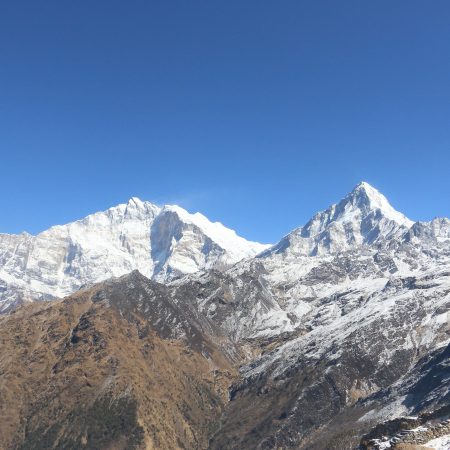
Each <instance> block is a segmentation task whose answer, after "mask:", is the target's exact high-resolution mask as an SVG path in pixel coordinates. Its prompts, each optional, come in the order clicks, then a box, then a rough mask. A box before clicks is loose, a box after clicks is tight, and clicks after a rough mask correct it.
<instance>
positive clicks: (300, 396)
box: [0, 183, 450, 450]
mask: <svg viewBox="0 0 450 450" xmlns="http://www.w3.org/2000/svg"><path fill="white" fill-rule="evenodd" d="M173 214H174V211H173V210H170V211H169V212H167V213H166V214H163V213H162V212H156V215H155V218H154V219H152V225H151V227H150V242H151V252H153V256H152V261H165V258H164V257H161V256H159V255H166V254H167V253H168V252H169V253H170V252H171V251H172V252H173V253H170V254H171V255H172V254H173V255H175V256H174V259H173V260H172V259H171V258H169V259H168V261H169V262H168V263H164V264H162V265H158V263H156V262H155V264H154V265H153V266H152V271H151V273H148V272H147V275H150V276H152V277H153V278H154V279H155V278H156V279H161V280H163V281H164V282H165V284H164V285H162V284H158V283H155V282H154V281H153V282H150V281H148V280H145V278H144V277H143V276H142V275H139V274H137V273H133V274H132V275H130V276H129V277H131V278H128V277H125V278H124V279H119V280H111V281H108V282H105V283H103V284H102V286H103V287H102V289H101V292H102V293H101V294H95V295H94V294H92V295H91V294H90V295H91V296H90V297H89V298H90V299H91V300H90V301H91V302H92V303H93V304H95V305H103V306H102V308H103V307H104V308H107V309H108V311H109V310H110V309H111V310H113V311H115V314H117V315H118V316H119V317H120V318H121V320H124V321H127V322H128V323H134V324H135V325H134V326H135V327H136V333H137V334H138V336H139V334H142V335H143V336H145V335H146V334H147V333H154V334H156V335H157V336H158V337H159V339H161V342H164V343H167V342H176V343H177V345H181V346H188V348H189V349H190V351H192V352H194V353H195V355H197V356H198V357H199V358H200V359H199V360H198V361H201V358H204V360H206V361H208V364H210V362H211V360H214V361H219V359H218V358H220V361H222V362H220V363H219V362H215V363H214V364H215V365H216V366H220V367H228V369H227V370H228V371H229V373H230V374H231V373H232V372H233V370H238V371H239V376H238V377H234V376H230V377H228V378H227V381H226V383H225V384H224V385H221V386H222V387H221V389H225V390H226V388H227V387H228V394H229V395H228V396H227V395H225V397H221V398H225V400H223V403H220V407H219V408H217V409H214V411H215V412H214V414H212V415H208V413H207V411H209V409H208V408H209V406H208V405H206V404H202V406H201V407H200V406H199V408H200V409H201V408H203V407H206V408H207V409H206V410H205V414H206V416H207V417H208V421H209V420H210V421H209V422H208V426H207V428H208V430H207V431H206V430H205V428H204V427H203V425H198V423H197V422H196V425H195V426H194V425H193V426H192V430H191V432H192V433H193V434H195V435H196V436H200V435H201V436H202V438H201V439H203V440H202V441H201V442H202V443H201V445H200V444H196V445H194V446H189V445H186V446H185V447H184V448H209V449H227V450H233V449H236V450H237V449H258V450H269V449H270V450H271V449H279V448H283V449H284V450H285V449H305V450H306V449H308V450H314V449H317V450H333V449H335V450H343V449H354V448H355V447H357V446H359V445H361V446H362V447H361V448H371V447H367V445H369V440H370V439H371V440H373V439H381V436H379V433H378V431H379V430H383V432H382V433H381V434H383V433H384V434H386V433H387V431H389V432H392V436H386V439H388V438H389V439H390V438H391V437H392V438H393V439H395V438H396V434H397V433H398V432H401V429H400V430H399V429H397V428H396V425H395V424H396V423H397V422H396V420H397V419H398V420H399V421H400V422H399V423H403V422H404V420H403V419H401V418H402V417H407V416H412V415H414V416H417V417H420V418H421V419H420V420H422V422H420V424H423V423H425V422H430V421H432V424H433V426H437V425H436V424H438V423H441V422H442V423H444V421H445V420H446V419H447V418H448V415H449V414H450V409H449V408H450V397H449V392H450V384H449V383H450V369H449V368H450V364H449V362H448V357H449V356H448V355H449V350H448V349H449V348H450V320H449V313H448V312H449V310H450V221H449V220H448V219H434V220H432V221H431V222H416V223H413V222H412V221H410V220H409V219H407V218H406V217H405V216H403V215H402V214H401V213H399V212H397V211H395V210H394V209H393V208H392V206H391V205H390V204H389V202H388V201H387V200H386V198H385V197H384V196H383V195H382V194H380V193H379V192H378V191H376V190H375V189H374V188H372V187H371V186H369V185H368V184H367V183H361V184H359V185H358V186H357V187H356V188H355V189H354V190H353V191H352V192H351V193H350V194H348V195H347V196H346V197H345V198H344V199H343V200H342V201H340V202H339V203H337V204H336V205H332V206H331V207H330V208H329V209H327V210H326V211H324V212H321V213H318V214H317V215H315V216H314V217H313V218H312V219H311V220H310V221H309V222H308V223H307V224H306V225H305V226H303V227H300V228H298V229H296V230H294V231H292V232H291V233H289V234H288V235H287V236H285V237H284V238H282V239H281V240H280V242H279V243H277V244H275V245H274V246H272V247H270V248H268V249H266V250H265V251H263V252H261V253H259V254H258V255H256V256H255V257H253V258H247V259H243V260H241V261H239V262H237V263H236V264H235V265H233V266H232V267H228V268H226V266H227V265H228V262H229V260H228V262H224V260H223V259H221V258H224V256H223V255H224V253H221V252H220V250H217V247H215V245H218V246H219V247H220V248H222V249H223V248H224V247H226V245H225V244H224V243H222V244H220V243H219V242H218V238H216V239H215V240H213V239H212V238H211V240H212V241H214V243H213V244H211V245H210V244H209V243H208V245H207V248H208V250H209V251H208V252H207V254H208V257H207V258H205V259H202V258H203V257H202V256H201V255H205V253H202V252H201V251H200V254H199V255H198V257H197V256H196V258H197V259H196V261H201V264H199V265H198V266H197V265H196V266H195V267H194V268H193V269H192V270H190V269H186V267H187V266H188V265H189V263H188V262H186V261H190V260H189V258H188V259H187V260H186V259H185V256H186V254H187V253H186V252H187V248H188V247H189V246H190V245H191V244H192V242H196V239H194V237H193V236H192V235H191V234H189V233H188V232H186V231H184V232H183V233H181V234H182V236H180V233H179V231H178V225H177V224H178V220H177V219H176V218H174V216H173ZM176 215H177V216H179V217H180V216H181V215H182V214H181V215H178V213H177V214H176ZM165 216H166V217H165ZM160 220H161V223H160V222H159V221H160ZM182 222H183V223H186V219H183V220H182ZM196 226H197V225H196ZM154 230H158V231H157V233H155V236H157V237H158V239H157V240H155V239H153V240H152V234H153V233H154ZM166 235H167V236H175V241H176V242H174V246H172V247H170V248H171V250H170V251H168V250H167V249H168V247H167V245H166V243H167V242H168V240H167V239H166V237H165V236H166ZM196 235H197V234H196ZM11 239H13V238H11ZM172 242H173V240H172ZM187 242H189V245H187ZM204 245H205V244H204V242H203V244H202V246H201V247H200V246H197V247H195V248H197V249H200V248H203V246H204ZM130 248H131V247H130ZM144 253H145V252H143V254H144ZM190 254H192V253H190ZM194 254H196V255H197V253H195V252H194ZM208 258H210V259H208ZM235 259H240V258H238V257H237V256H236V258H235ZM175 261H176V264H175ZM213 261H214V263H213ZM175 266H176V267H178V269H177V270H178V272H177V273H187V275H184V276H182V277H172V273H173V269H172V268H173V267H175ZM202 266H203V267H205V269H206V270H202V271H198V270H197V267H202ZM182 267H184V269H182ZM194 269H195V270H194ZM139 270H140V271H141V272H143V270H141V269H139ZM143 273H144V272H143ZM56 285H57V283H56ZM92 289H94V288H92ZM94 290H95V289H94ZM81 292H84V291H80V293H79V294H76V296H75V297H74V298H78V297H77V295H82V294H81ZM89 292H90V291H89ZM96 302H98V303H96ZM56 304H57V305H62V304H64V305H67V307H69V305H71V304H72V303H71V301H70V300H69V299H66V300H64V301H63V302H62V303H61V302H59V303H56ZM52 307H53V306H49V305H47V304H45V305H42V306H40V305H39V306H34V304H33V305H28V306H25V307H23V308H19V309H18V311H17V312H16V313H14V314H11V315H10V316H9V317H7V318H4V319H1V320H2V321H3V322H0V330H2V329H4V327H5V325H4V324H6V323H9V324H10V325H9V327H10V328H8V330H9V331H8V332H7V333H6V334H5V335H6V336H9V335H11V336H16V337H15V339H16V338H17V339H18V341H19V342H22V340H23V339H24V337H23V332H24V331H23V329H21V328H20V326H19V325H18V324H17V323H16V321H15V319H14V318H13V316H14V315H15V314H16V315H17V314H19V315H20V314H25V313H24V312H21V311H32V310H33V308H42V313H40V314H42V315H43V316H45V314H46V313H44V311H50V310H51V309H49V308H52ZM55 308H56V306H55ZM55 311H56V310H55ZM102 311H103V310H102ZM55 314H56V313H55ZM58 314H64V313H63V312H62V311H60V312H59V313H58ZM93 314H94V316H95V313H93ZM135 318H139V321H138V322H139V324H138V325H136V323H137V322H136V320H135ZM8 321H10V322H8ZM18 322H20V321H18ZM12 324H14V325H12ZM82 326H83V325H82ZM11 327H17V330H18V332H17V333H16V334H14V333H13V332H12V331H11V330H12V329H13V328H11ZM14 329H15V328H14ZM74 336H75V337H74V339H75V340H77V339H78V338H77V336H78V331H76V333H75V335H74ZM29 345H31V344H27V345H25V348H27V350H26V352H30V349H29ZM127 345H128V344H126V343H125V342H124V341H123V342H122V346H123V347H124V348H126V346H127ZM164 345H166V344H164ZM16 351H17V350H14V352H13V353H15V352H16ZM199 364H200V362H199ZM202 364H203V363H202ZM8 367H9V366H8ZM201 367H204V366H201ZM9 370H10V373H11V374H13V373H14V369H13V368H11V369H9ZM202 376H203V375H202ZM11 377H13V375H11ZM223 386H225V387H223ZM187 389H188V390H191V389H192V387H189V388H187ZM145 392H146V391H145V390H142V391H139V395H138V397H136V399H137V400H138V401H139V399H140V398H141V396H142V398H145V395H146V394H145ZM221 392H222V391H221ZM191 394H192V393H190V394H189V395H191ZM0 395H2V391H1V390H0ZM3 395H4V394H3ZM147 395H148V394H147ZM192 395H194V394H192ZM11 398H13V397H11ZM11 401H12V400H11ZM195 401H196V400H195ZM138 403H139V402H138ZM144 403H145V401H144ZM137 411H138V412H139V411H140V410H139V405H138V407H137ZM139 417H141V416H139ZM36 420H38V419H36ZM142 420H144V422H139V423H146V422H145V421H147V420H150V419H149V418H148V417H147V418H145V419H142ZM392 421H393V422H392ZM36 423H37V422H36ZM408 423H409V422H408ZM386 424H387V425H386ZM142 426H143V425H142ZM197 426H200V429H196V428H195V427H197ZM377 427H378V428H377ZM194 429H196V430H197V431H193V430H194ZM433 429H434V428H433ZM377 430H378V431H377ZM386 430H387V431H386ZM16 431H17V430H16ZM17 432H19V431H17ZM21 432H22V434H21V436H22V435H23V430H22V431H21ZM144 432H145V430H144ZM432 437H436V433H434V434H433V435H432ZM198 439H200V438H198ZM424 439H425V437H424V438H423V440H424ZM52 442H53V441H52ZM198 442H200V441H198ZM380 442H381V441H380ZM393 442H394V443H395V441H393ZM399 442H400V441H399ZM411 442H413V441H407V440H405V441H404V443H405V445H410V444H411ZM424 442H425V441H424ZM366 444H367V445H366ZM52 445H53V444H52ZM170 445H172V444H170ZM176 445H178V447H176ZM176 445H175V447H173V448H183V445H181V444H180V443H178V444H176ZM364 445H366V447H364ZM370 445H372V444H370ZM411 445H412V444H411ZM414 445H415V444H414ZM7 448H8V450H9V448H20V447H14V446H10V447H7ZM49 448H57V447H55V446H53V447H52V446H49ZM99 448H101V447H99ZM105 448H107V447H105ZM150 448H152V447H150ZM155 448H172V447H170V446H168V447H164V446H160V447H158V446H157V445H156V447H155ZM373 448H376V447H373ZM379 448H388V447H379ZM398 448H400V447H398Z"/></svg>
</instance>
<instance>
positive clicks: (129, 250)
mask: <svg viewBox="0 0 450 450" xmlns="http://www.w3.org/2000/svg"><path fill="white" fill-rule="evenodd" d="M265 247H266V246H264V245H261V244H258V243H254V242H249V241H246V240H245V239H243V238H241V237H239V236H237V235H236V233H235V232H234V231H232V230H229V229H227V228H225V227H224V226H223V225H221V224H220V223H211V222H209V221H208V219H206V217H204V216H202V215H201V214H198V213H197V214H189V213H188V212H187V211H185V210H183V209H182V208H180V207H177V206H165V207H163V208H159V207H158V206H156V205H153V204H152V203H149V202H142V201H141V200H139V199H137V198H132V199H131V200H130V201H129V202H128V203H127V204H122V205H119V206H116V207H114V208H111V209H109V210H107V211H104V212H99V213H96V214H92V215H90V216H87V217H86V218H84V219H82V220H79V221H76V222H73V223H70V224H67V225H62V226H55V227H52V228H50V229H49V230H47V231H44V232H42V233H40V234H38V235H37V236H31V235H29V234H26V233H23V234H20V235H6V234H0V312H1V311H7V310H8V309H10V308H11V307H12V305H14V304H17V303H20V302H24V301H27V300H31V299H34V300H35V299H50V298H55V297H62V296H64V295H68V294H70V293H72V292H74V291H75V290H77V289H79V288H80V287H81V286H83V285H89V284H92V283H96V282H99V281H102V280H105V279H107V278H109V277H112V276H120V275H124V274H126V273H129V272H131V271H132V270H139V271H140V272H141V273H143V274H144V275H146V276H148V277H154V278H156V279H158V280H159V281H167V280H169V279H173V278H174V277H176V276H179V275H181V274H185V273H192V272H195V271H197V270H200V269H209V268H218V269H223V268H226V267H228V266H230V265H231V264H233V263H235V262H237V261H239V260H241V259H243V258H247V257H251V256H254V255H255V254H257V253H258V252H260V251H261V250H263V249H264V248H265Z"/></svg>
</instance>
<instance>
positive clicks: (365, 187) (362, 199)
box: [336, 181, 414, 227]
mask: <svg viewBox="0 0 450 450" xmlns="http://www.w3.org/2000/svg"><path fill="white" fill-rule="evenodd" d="M355 207H356V208H357V209H359V210H360V211H361V212H362V213H363V214H364V215H365V214H368V213H370V212H372V211H376V210H379V211H380V212H381V214H382V215H383V216H384V217H386V218H387V219H389V220H393V221H394V222H397V223H398V224H399V225H404V226H407V227H410V226H411V225H412V224H413V223H414V222H412V221H411V220H409V219H408V218H407V217H406V216H405V215H403V214H402V213H400V212H398V211H396V210H395V209H394V208H393V207H392V206H391V204H390V203H389V201H388V199H387V198H386V197H385V196H384V195H383V194H382V193H381V192H380V191H378V190H377V189H375V188H374V187H373V186H372V185H370V184H369V183H367V182H365V181H361V182H360V183H359V184H357V185H356V186H355V188H354V189H353V190H352V191H351V192H350V193H349V194H348V195H347V196H346V197H345V198H344V199H343V200H341V202H339V203H338V204H337V206H336V210H344V211H346V212H347V211H350V210H353V209H354V208H355ZM344 219H345V214H344Z"/></svg>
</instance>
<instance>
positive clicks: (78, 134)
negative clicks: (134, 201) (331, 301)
mask: <svg viewBox="0 0 450 450" xmlns="http://www.w3.org/2000/svg"><path fill="white" fill-rule="evenodd" d="M449 21H450V2H448V0H433V1H432V2H426V1H423V0H421V1H417V0H396V1H392V0H378V1H376V2H371V1H361V0H354V1H348V0H340V1H336V0H310V1H304V0H292V1H291V0H283V1H274V0H271V1H266V0H254V1H250V0H236V1H235V0H227V1H216V0H208V1H206V0H204V1H196V0H192V1H186V0H184V1H179V0H164V1H151V0H142V1H138V0H129V1H126V2H124V1H116V0H107V1H104V0H95V1H92V0H89V1H87V0H77V1H67V0H57V1H56V0H55V1H48V0H40V1H35V0H31V1H22V0H14V1H12V2H8V1H6V0H0V205H1V211H2V212H1V214H0V232H5V233H18V232H21V231H23V230H26V231H28V232H31V233H38V232H40V231H42V230H44V229H46V228H48V227H49V226H51V225H54V224H62V223H67V222H70V221H73V220H75V219H78V218H81V217H83V216H85V215H87V214H90V213H92V212H95V211H99V210H104V209H106V208H108V207H111V206H114V205H116V204H118V203H123V202H126V201H127V200H128V199H129V198H130V197H132V196H137V197H139V198H141V199H145V200H149V201H153V202H155V203H157V204H165V203H171V204H173V203H175V204H179V205H181V206H183V207H185V208H186V209H188V210H189V211H191V212H196V211H200V212H202V213H203V214H205V215H206V216H207V217H208V218H210V219H211V220H214V221H216V220H218V221H220V222H222V223H223V224H224V225H226V226H228V227H230V228H233V229H235V230H236V231H237V232H238V233H239V234H240V235H242V236H244V237H246V238H248V239H252V240H258V241H261V242H276V241H277V240H278V239H279V238H280V237H281V236H282V235H284V234H286V233H287V232H289V231H290V230H291V229H293V228H295V227H297V226H299V225H302V224H303V223H305V222H306V221H307V220H308V219H309V217H310V216H312V215H313V214H314V213H315V212H317V211H319V210H322V209H325V208H326V207H327V206H328V205H329V204H331V203H334V202H336V201H338V200H339V199H340V198H342V197H343V196H344V195H345V194H346V193H348V192H349V191H350V190H351V189H352V188H353V187H354V185H356V184H357V183H358V182H359V181H361V180H365V181H367V182H369V183H370V184H372V185H373V186H375V187H376V188H377V189H379V190H380V191H381V192H382V193H384V194H385V195H386V196H387V197H388V198H389V200H390V201H391V203H392V204H393V206H394V207H395V208H396V209H398V210H400V211H402V212H403V213H405V214H406V215H407V216H408V217H410V218H411V219H413V220H431V219H432V218H434V217H436V216H446V217H449V216H450V181H449V180H450V126H449V125H450V83H449V80H450V26H449Z"/></svg>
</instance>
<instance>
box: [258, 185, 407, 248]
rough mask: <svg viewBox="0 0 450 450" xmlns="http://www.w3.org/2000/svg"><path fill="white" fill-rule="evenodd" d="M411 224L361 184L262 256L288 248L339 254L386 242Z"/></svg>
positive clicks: (376, 191) (378, 194) (372, 188)
mask: <svg viewBox="0 0 450 450" xmlns="http://www.w3.org/2000/svg"><path fill="white" fill-rule="evenodd" d="M413 223H414V222H412V221H411V220H409V219H408V218H407V217H405V216H404V215H403V214H402V213H400V212H398V211H396V210H395V209H394V208H393V207H392V206H391V204H390V203H389V201H388V200H387V198H386V197H385V196H384V195H383V194H381V193H380V192H379V191H378V190H377V189H375V188H374V187H373V186H371V185H370V184H369V183H367V182H365V181H362V182H360V183H359V184H358V185H356V186H355V188H354V189H353V190H352V191H351V192H350V193H349V194H347V195H346V196H345V197H344V198H343V199H342V200H341V201H340V202H338V203H335V204H333V205H331V206H330V207H329V208H328V209H327V210H325V211H322V212H319V213H317V214H315V215H314V217H312V218H311V219H310V220H309V222H308V223H306V225H305V226H303V227H300V228H297V229H295V230H294V231H292V232H291V233H289V234H288V235H287V236H285V237H284V238H283V239H282V240H281V241H280V242H279V243H278V244H276V245H275V246H274V247H272V248H271V249H269V250H268V251H267V252H264V255H265V256H266V255H270V254H272V253H280V252H284V251H285V250H288V249H290V251H292V252H293V253H294V254H297V255H309V256H315V255H320V254H326V253H336V252H341V251H345V250H348V249H352V248H355V247H358V246H360V245H372V244H374V243H376V242H379V241H380V240H384V239H390V238H392V237H394V236H396V235H397V234H398V233H404V232H405V230H407V229H408V228H410V227H411V226H412V225H413Z"/></svg>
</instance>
